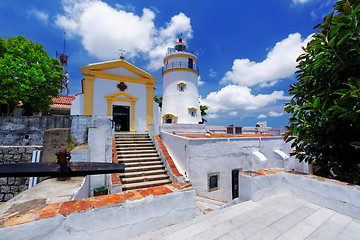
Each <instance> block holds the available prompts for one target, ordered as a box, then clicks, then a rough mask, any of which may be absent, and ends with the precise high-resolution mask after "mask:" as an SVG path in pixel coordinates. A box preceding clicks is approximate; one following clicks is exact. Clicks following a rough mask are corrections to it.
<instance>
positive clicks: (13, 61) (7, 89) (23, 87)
mask: <svg viewBox="0 0 360 240" xmlns="http://www.w3.org/2000/svg"><path fill="white" fill-rule="evenodd" d="M62 69H63V68H62V66H61V65H60V63H59V61H58V60H57V59H56V58H50V57H49V55H48V54H47V52H46V51H45V50H44V49H43V46H42V45H41V44H39V43H34V42H32V41H30V40H28V39H26V38H25V37H23V36H18V37H16V38H12V37H9V38H8V39H7V40H4V39H2V38H0V90H1V95H0V104H3V105H5V106H6V109H7V115H8V116H12V115H13V113H14V111H15V109H16V107H17V106H18V104H19V103H22V104H23V105H22V108H24V110H25V111H30V112H34V113H36V112H40V111H46V110H48V109H49V105H51V104H52V100H51V97H56V96H58V95H59V91H58V90H59V89H61V88H62V85H61V81H62V79H63V77H64V76H63V74H62Z"/></svg>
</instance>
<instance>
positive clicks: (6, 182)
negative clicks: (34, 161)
mask: <svg viewBox="0 0 360 240" xmlns="http://www.w3.org/2000/svg"><path fill="white" fill-rule="evenodd" d="M40 149H41V147H38V146H37V147H36V146H28V147H3V146H2V147H0V164H3V163H29V162H31V158H32V153H33V151H35V150H40ZM28 185H29V178H22V177H1V178H0V202H6V201H8V200H9V199H11V198H13V197H14V196H16V195H17V194H19V193H20V192H22V191H24V190H26V189H28Z"/></svg>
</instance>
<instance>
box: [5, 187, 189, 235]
mask: <svg viewBox="0 0 360 240" xmlns="http://www.w3.org/2000/svg"><path fill="white" fill-rule="evenodd" d="M194 217H195V193H194V191H182V192H180V191H178V192H172V193H168V194H165V195H160V196H153V195H150V196H147V197H145V198H142V199H139V200H134V201H125V202H123V203H119V204H115V205H104V206H103V207H97V208H93V209H90V210H87V211H80V212H73V213H71V214H69V215H67V216H63V215H60V214H58V215H56V216H55V217H51V218H45V219H41V220H37V221H32V222H29V223H25V224H21V225H18V226H14V227H7V228H1V229H0V236H1V238H2V239H13V240H16V239H21V240H23V239H46V240H51V239H129V238H132V237H135V236H137V235H140V234H143V233H146V232H150V231H154V230H157V229H159V228H163V227H166V226H169V225H172V224H175V223H179V222H182V221H185V220H188V219H191V218H194Z"/></svg>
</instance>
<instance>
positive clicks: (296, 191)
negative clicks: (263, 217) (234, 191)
mask: <svg viewBox="0 0 360 240" xmlns="http://www.w3.org/2000/svg"><path fill="white" fill-rule="evenodd" d="M239 182H240V189H239V193H240V196H239V200H240V201H247V200H253V201H258V200H261V199H263V198H266V197H268V196H271V195H274V194H277V193H282V192H290V193H292V194H293V195H295V196H297V197H299V198H302V199H305V200H307V201H309V202H313V203H315V204H318V205H320V206H324V207H327V208H330V209H333V210H335V211H338V212H341V213H344V214H346V215H349V216H352V217H355V218H358V219H360V202H359V199H360V187H359V186H356V185H353V186H349V185H348V184H346V183H341V182H339V181H335V180H330V179H327V181H324V179H322V180H321V181H319V180H317V179H316V178H315V179H313V178H309V177H306V176H302V175H297V174H292V173H286V172H279V173H276V174H269V175H245V174H239Z"/></svg>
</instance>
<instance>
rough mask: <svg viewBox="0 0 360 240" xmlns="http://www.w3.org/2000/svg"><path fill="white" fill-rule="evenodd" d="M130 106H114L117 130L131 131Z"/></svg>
mask: <svg viewBox="0 0 360 240" xmlns="http://www.w3.org/2000/svg"><path fill="white" fill-rule="evenodd" d="M129 112H130V107H129V106H113V121H114V123H115V131H116V132H120V131H121V132H129V131H130V114H129Z"/></svg>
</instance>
